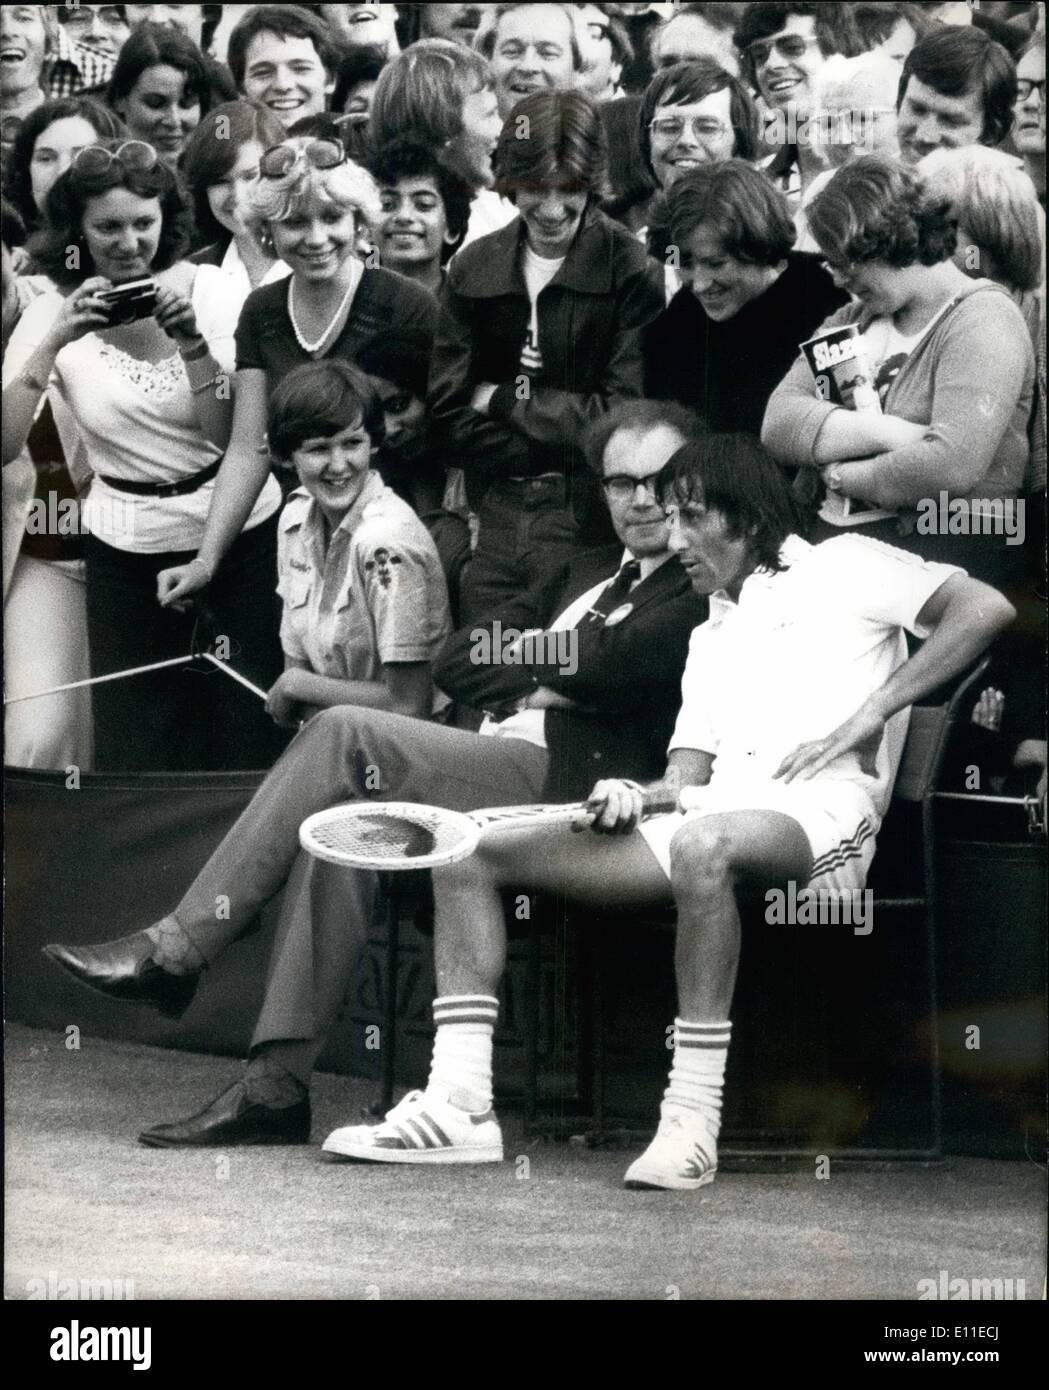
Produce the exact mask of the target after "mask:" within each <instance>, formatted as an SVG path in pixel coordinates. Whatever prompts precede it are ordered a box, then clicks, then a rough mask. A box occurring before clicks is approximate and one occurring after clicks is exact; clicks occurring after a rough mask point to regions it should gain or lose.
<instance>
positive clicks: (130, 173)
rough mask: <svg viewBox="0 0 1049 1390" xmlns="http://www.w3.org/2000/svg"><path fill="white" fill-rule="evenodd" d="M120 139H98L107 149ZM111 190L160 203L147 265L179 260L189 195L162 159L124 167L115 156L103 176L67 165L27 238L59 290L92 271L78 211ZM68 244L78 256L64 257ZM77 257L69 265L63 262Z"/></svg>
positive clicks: (188, 226)
mask: <svg viewBox="0 0 1049 1390" xmlns="http://www.w3.org/2000/svg"><path fill="white" fill-rule="evenodd" d="M123 143H124V142H123V141H121V140H100V141H99V145H101V146H102V148H104V149H107V150H111V151H112V150H118V149H119V148H120V146H121V145H122V144H123ZM114 188H126V189H127V190H128V192H129V193H134V194H136V195H137V196H138V197H139V198H157V199H159V201H160V215H161V224H160V241H159V243H158V245H157V254H156V256H155V257H154V258H153V265H152V267H151V268H152V269H153V270H155V271H158V270H167V269H168V267H169V266H173V265H174V264H175V262H176V261H178V260H180V259H181V258H182V256H183V254H184V253H185V251H186V248H187V247H188V246H189V240H190V232H191V230H192V227H193V216H192V213H191V211H190V205H189V199H188V198H187V196H186V194H185V193H184V191H183V190H182V187H181V186H180V184H179V181H178V179H177V178H176V177H175V175H174V174H173V173H172V172H171V170H170V169H169V168H168V167H167V165H165V164H164V163H163V162H162V161H160V160H158V161H157V163H156V164H154V165H153V167H152V169H125V168H124V166H123V165H122V164H121V163H120V162H119V161H117V160H114V161H113V163H112V164H110V166H109V168H108V169H107V170H106V172H105V173H104V174H90V173H85V172H84V171H83V170H82V169H78V168H77V167H76V165H75V164H74V165H72V166H71V167H70V168H68V169H67V170H66V171H65V173H64V174H63V175H62V176H61V177H60V178H58V179H56V181H55V183H54V186H53V187H52V189H51V191H50V193H49V194H48V195H47V203H46V205H45V208H44V225H43V226H42V227H41V229H40V230H39V231H38V232H37V233H36V235H35V236H33V237H32V238H31V240H30V243H29V251H30V254H31V255H32V257H33V260H34V261H35V262H36V265H37V266H38V267H39V269H40V270H41V271H42V272H43V273H44V274H45V275H50V276H51V278H52V280H54V282H55V284H56V285H57V286H58V287H59V289H62V290H71V289H75V288H76V286H77V285H81V284H83V282H84V281H85V280H86V279H88V277H89V276H91V275H94V274H95V267H94V262H93V260H92V259H91V253H90V251H89V250H88V248H87V243H86V241H85V240H84V235H83V224H84V212H85V211H86V209H87V205H88V203H89V202H90V201H91V199H92V198H100V197H102V195H103V194H105V193H108V192H110V190H111V189H114ZM72 247H76V248H78V250H79V255H78V256H76V257H70V255H69V252H70V249H71V248H72ZM71 259H73V260H76V261H77V265H76V266H75V267H71V266H70V264H69V261H70V260H71Z"/></svg>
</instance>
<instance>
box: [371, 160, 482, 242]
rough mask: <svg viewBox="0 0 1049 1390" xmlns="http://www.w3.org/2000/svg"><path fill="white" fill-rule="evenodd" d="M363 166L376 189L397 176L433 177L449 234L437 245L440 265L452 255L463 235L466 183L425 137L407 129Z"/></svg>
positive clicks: (467, 209) (388, 184) (395, 180)
mask: <svg viewBox="0 0 1049 1390" xmlns="http://www.w3.org/2000/svg"><path fill="white" fill-rule="evenodd" d="M367 167H368V169H369V171H370V172H371V174H372V176H373V178H374V179H375V182H376V183H377V184H378V185H379V188H380V189H382V188H383V187H384V186H385V187H391V186H392V185H393V184H396V183H398V182H399V181H400V180H401V179H433V184H434V187H435V188H436V189H437V192H438V194H439V195H440V198H441V202H442V203H443V204H444V215H445V220H446V221H447V223H448V234H449V236H450V237H451V238H452V239H451V241H449V242H446V243H445V245H444V246H443V247H442V249H441V264H442V265H443V264H444V262H445V261H447V260H448V259H449V258H450V257H451V256H452V255H454V253H455V251H456V250H457V249H458V247H459V243H460V242H461V241H462V239H463V237H464V236H465V235H466V224H467V223H468V222H469V220H470V196H471V195H470V189H469V187H468V186H467V185H466V184H465V183H464V182H463V180H462V179H461V178H459V177H458V175H456V174H453V173H452V171H451V170H450V169H449V168H447V166H446V165H444V164H442V163H440V161H439V160H438V158H437V156H436V154H435V153H434V150H433V146H432V145H429V144H427V143H426V142H425V137H424V136H423V135H422V134H418V133H416V134H413V133H411V132H409V133H408V134H406V135H405V136H404V138H403V139H400V140H391V141H390V143H389V144H388V145H383V146H382V148H381V149H378V150H376V151H375V153H374V154H373V155H372V157H371V158H370V159H369V160H368V166H367Z"/></svg>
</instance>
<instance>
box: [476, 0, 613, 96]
mask: <svg viewBox="0 0 1049 1390" xmlns="http://www.w3.org/2000/svg"><path fill="white" fill-rule="evenodd" d="M587 43H588V36H587V34H586V31H585V30H584V29H583V28H582V19H581V16H580V13H579V10H578V9H577V8H576V7H574V6H571V5H559V4H553V5H513V4H511V5H495V6H493V7H492V13H491V15H490V16H489V17H487V19H486V20H485V22H484V23H483V24H482V27H481V28H480V29H479V30H478V31H477V39H476V46H477V49H478V51H479V52H481V53H483V54H484V55H485V57H486V58H487V59H488V60H489V62H490V63H491V65H492V80H493V82H494V84H495V94H496V96H497V97H498V99H499V115H500V116H501V117H502V118H503V120H505V119H506V118H507V116H509V114H510V112H511V111H512V110H513V109H514V107H515V106H516V105H517V103H518V102H519V101H520V100H521V98H522V97H526V96H528V95H529V94H530V93H532V92H542V91H546V90H547V89H548V88H551V87H558V88H574V87H577V86H579V85H580V74H581V73H582V70H583V66H584V63H585V61H586V57H585V53H586V46H587Z"/></svg>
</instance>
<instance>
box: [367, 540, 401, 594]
mask: <svg viewBox="0 0 1049 1390" xmlns="http://www.w3.org/2000/svg"><path fill="white" fill-rule="evenodd" d="M402 564H404V560H403V559H402V557H401V556H400V555H398V554H397V552H396V551H395V550H390V549H389V548H388V547H387V546H385V545H380V546H378V547H377V548H376V549H375V550H374V551H372V555H371V559H369V560H365V562H364V571H365V573H366V574H367V575H368V577H369V579H372V578H374V579H377V580H378V582H379V583H380V584H381V585H382V587H383V588H384V589H388V588H389V587H390V585H391V584H392V583H393V581H394V579H395V578H396V566H397V565H402Z"/></svg>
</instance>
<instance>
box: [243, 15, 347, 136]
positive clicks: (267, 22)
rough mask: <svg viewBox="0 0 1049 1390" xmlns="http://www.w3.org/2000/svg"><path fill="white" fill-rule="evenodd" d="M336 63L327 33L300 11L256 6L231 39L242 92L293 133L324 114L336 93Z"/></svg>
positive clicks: (335, 56) (318, 23)
mask: <svg viewBox="0 0 1049 1390" xmlns="http://www.w3.org/2000/svg"><path fill="white" fill-rule="evenodd" d="M336 61H337V55H336V51H335V48H334V46H333V44H332V40H331V37H330V34H329V32H328V29H327V27H326V26H325V25H324V24H322V23H321V21H320V20H318V19H316V18H315V17H314V16H313V15H312V14H310V13H309V11H308V10H303V9H300V8H299V7H298V6H297V5H257V6H256V7H255V8H254V9H253V10H249V11H248V13H247V14H246V15H245V16H244V18H243V19H242V20H241V21H240V22H239V23H238V24H237V25H236V27H235V28H234V29H233V32H232V33H231V34H230V36H229V66H230V71H231V72H232V74H233V80H234V82H236V84H237V87H238V89H239V90H240V91H241V92H243V94H244V95H245V96H246V97H247V98H248V99H249V101H257V102H258V103H259V104H260V105H262V106H267V107H269V109H270V110H271V111H272V112H273V113H274V115H275V116H277V117H279V118H280V120H281V121H283V123H284V125H285V126H289V127H290V126H293V125H294V124H295V122H296V121H301V120H302V119H303V118H304V117H306V116H319V115H322V114H323V112H324V111H325V109H326V108H327V104H328V97H329V96H330V94H331V92H332V91H333V90H334V87H335V78H334V73H335V67H336Z"/></svg>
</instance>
